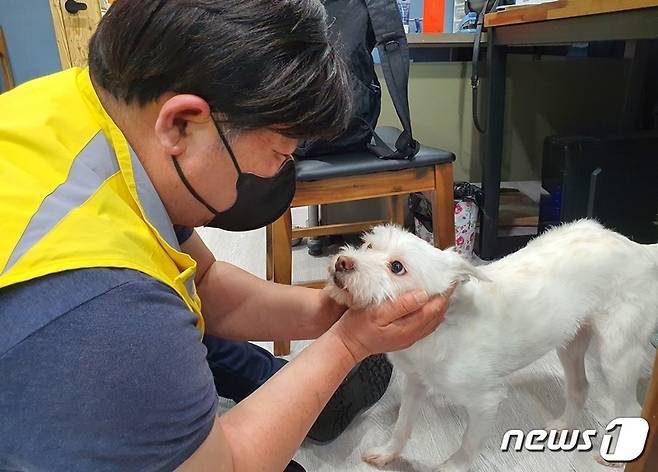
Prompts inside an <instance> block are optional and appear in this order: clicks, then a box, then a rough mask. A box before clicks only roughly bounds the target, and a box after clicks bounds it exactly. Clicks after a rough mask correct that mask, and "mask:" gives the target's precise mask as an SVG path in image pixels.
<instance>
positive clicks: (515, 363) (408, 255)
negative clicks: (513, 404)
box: [328, 220, 658, 472]
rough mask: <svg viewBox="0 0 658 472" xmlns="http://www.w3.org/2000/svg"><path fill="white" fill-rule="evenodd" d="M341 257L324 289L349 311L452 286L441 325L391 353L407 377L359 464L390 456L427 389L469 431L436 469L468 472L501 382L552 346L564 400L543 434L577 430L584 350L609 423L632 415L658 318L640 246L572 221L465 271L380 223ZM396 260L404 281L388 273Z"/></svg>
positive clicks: (654, 264)
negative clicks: (589, 353) (345, 260)
mask: <svg viewBox="0 0 658 472" xmlns="http://www.w3.org/2000/svg"><path fill="white" fill-rule="evenodd" d="M368 245H371V248H368ZM340 255H343V256H347V257H351V258H352V259H353V260H354V269H353V270H349V271H343V272H338V273H337V272H336V271H335V269H334V267H333V264H332V266H331V267H330V275H331V277H330V283H329V285H328V290H330V293H331V294H332V296H334V297H335V298H336V299H337V300H339V301H341V302H343V303H346V304H349V305H353V306H367V305H372V304H377V303H381V302H382V301H384V300H386V299H390V298H393V297H395V296H396V295H398V294H400V293H402V292H405V291H407V290H410V289H415V288H423V289H425V290H427V291H428V293H430V294H438V293H442V292H444V291H445V290H446V289H447V288H448V287H449V286H450V284H451V283H453V282H454V281H461V283H460V285H459V286H458V288H457V290H456V291H455V293H454V294H453V296H452V299H451V303H450V307H449V309H448V312H447V313H446V317H445V321H444V322H443V323H442V324H441V325H440V326H439V328H438V329H437V330H436V331H435V332H434V333H432V334H431V335H430V336H428V337H426V338H424V339H422V340H420V341H419V342H417V343H416V344H415V345H413V346H412V347H410V348H409V349H406V350H404V351H399V352H395V353H390V354H388V356H389V358H390V360H391V362H392V363H393V365H394V366H395V367H396V368H397V369H400V370H401V371H402V372H404V374H405V386H404V390H403V393H402V404H401V407H400V413H399V416H398V421H397V423H396V425H395V427H394V430H393V433H392V437H391V439H390V440H389V441H388V442H387V443H386V444H385V445H383V446H381V447H379V448H375V449H373V450H370V451H368V452H367V453H366V454H365V455H364V460H366V461H367V462H370V463H372V464H374V465H377V466H383V465H384V464H386V463H388V462H390V461H391V460H393V459H395V458H397V457H399V455H400V454H401V452H402V449H403V448H404V445H405V444H406V442H407V440H408V439H409V436H410V434H411V429H412V425H413V423H414V420H415V417H416V414H417V412H418V410H419V404H420V402H422V400H423V399H424V398H425V397H426V394H427V393H428V391H429V392H441V393H443V394H445V395H447V396H448V397H449V398H450V399H451V400H452V401H454V402H455V403H458V404H461V405H464V406H465V407H466V409H467V411H468V415H469V423H468V427H467V429H466V432H465V434H464V437H463V440H462V445H461V448H460V449H459V450H458V451H457V452H455V453H454V454H453V455H452V456H451V457H450V458H449V459H448V460H447V461H446V462H444V463H443V464H442V465H441V466H440V468H439V470H440V471H461V472H464V471H467V470H468V469H469V467H470V465H471V463H472V462H473V460H474V459H475V458H476V457H477V455H478V454H479V450H480V446H481V443H482V441H483V439H484V438H485V436H486V434H487V432H488V430H489V429H490V427H491V426H492V423H493V422H494V420H495V416H496V411H497V408H498V405H499V403H500V402H501V401H502V400H503V399H504V398H505V396H506V391H505V387H504V382H503V379H504V377H505V376H507V375H508V374H510V373H512V372H514V371H516V370H518V369H521V368H522V367H525V366H526V365H528V364H530V363H532V362H534V361H535V360H537V359H539V358H540V357H542V356H543V355H544V354H546V353H547V352H549V351H550V350H552V349H557V352H558V355H559V358H560V360H561V362H562V365H563V367H564V370H565V377H566V383H567V392H566V397H567V402H566V408H565V411H564V414H563V415H562V416H561V417H560V418H558V419H557V420H555V422H554V423H553V424H551V427H558V428H566V427H573V426H576V425H575V424H573V422H574V420H576V421H577V417H578V414H579V412H580V411H581V409H582V407H583V405H584V403H585V398H586V395H587V385H588V384H587V378H586V375H585V367H584V355H585V351H586V350H587V349H588V346H589V345H590V344H592V345H595V346H596V347H597V349H596V350H595V352H597V353H598V355H599V357H600V364H601V369H602V371H603V373H604V374H605V377H606V379H607V381H608V382H607V383H608V386H609V395H610V396H611V398H612V399H613V400H614V405H615V410H616V411H615V412H614V415H615V416H632V415H636V414H639V405H638V404H637V401H636V400H635V386H636V382H637V378H638V376H639V375H640V373H641V372H640V371H641V368H642V362H643V359H644V356H645V346H646V345H647V343H648V342H649V338H650V336H651V334H652V333H654V332H655V329H656V325H657V321H658V245H640V244H637V243H634V242H632V241H630V240H629V239H627V238H625V237H624V236H621V235H620V234H617V233H615V232H613V231H610V230H607V229H605V228H603V227H602V226H601V225H600V224H598V223H597V222H595V221H591V220H581V221H578V222H574V223H570V224H565V225H563V226H560V227H557V228H555V229H552V230H550V231H548V232H547V233H545V234H543V235H541V236H539V237H538V238H536V239H534V240H533V241H531V242H530V243H529V244H528V245H527V246H526V247H525V248H524V249H521V250H520V251H518V252H516V253H514V254H511V255H509V256H507V257H505V258H504V259H501V260H499V261H496V262H493V263H491V264H489V265H486V266H481V267H474V266H473V265H471V264H470V263H468V262H467V261H466V260H464V259H463V258H462V257H461V256H459V255H458V254H457V253H456V252H454V251H453V250H451V249H449V250H445V251H440V250H438V249H435V248H434V247H432V246H431V245H429V244H427V243H426V242H424V241H422V240H421V239H419V238H417V237H415V236H413V235H412V234H410V233H407V232H405V231H403V230H401V229H399V228H397V227H394V226H380V227H377V228H375V229H373V231H372V232H371V233H368V234H366V235H365V236H364V244H363V246H361V248H359V249H355V248H351V247H347V248H345V249H343V251H342V252H341V254H340ZM394 260H397V261H399V262H401V263H402V264H403V265H404V267H405V268H406V271H407V272H406V274H404V275H395V274H393V273H392V272H391V270H390V263H391V262H393V261H394ZM334 262H335V261H334ZM336 283H338V284H339V285H341V286H342V287H344V289H341V288H339V287H338V286H337V285H336ZM590 341H591V343H590Z"/></svg>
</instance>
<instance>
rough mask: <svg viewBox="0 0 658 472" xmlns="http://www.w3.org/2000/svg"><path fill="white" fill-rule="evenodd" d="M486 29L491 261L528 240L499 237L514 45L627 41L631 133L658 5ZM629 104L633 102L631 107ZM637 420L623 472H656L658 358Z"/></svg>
mask: <svg viewBox="0 0 658 472" xmlns="http://www.w3.org/2000/svg"><path fill="white" fill-rule="evenodd" d="M485 25H486V26H487V27H488V29H487V34H488V45H487V66H488V67H487V70H488V77H487V81H486V82H487V86H486V97H487V98H486V100H487V105H486V106H484V107H483V109H486V110H487V112H486V116H487V119H486V126H487V132H486V133H485V135H484V136H483V145H482V146H481V159H482V162H483V175H482V190H483V191H484V215H483V216H482V222H481V225H480V241H479V248H478V249H479V251H478V253H479V255H480V257H482V258H484V259H493V258H497V257H500V256H502V255H505V254H507V253H510V252H512V251H514V250H516V249H518V248H519V247H521V246H523V245H525V244H526V243H527V241H528V240H529V238H528V237H515V238H502V237H499V236H498V206H499V200H500V180H501V165H502V158H503V123H504V114H505V110H504V104H505V79H506V59H507V53H508V51H509V50H510V49H512V48H513V47H516V46H543V45H555V44H572V43H576V42H593V41H606V40H623V41H626V53H625V58H626V59H629V60H631V61H632V66H631V67H630V68H629V71H628V73H627V75H626V83H625V84H624V85H625V90H626V97H627V100H626V103H625V104H624V108H623V110H621V113H620V117H621V119H620V127H621V128H623V127H626V129H632V123H633V119H632V118H633V114H634V113H636V112H637V111H638V107H637V101H638V97H637V96H636V95H635V94H636V93H637V91H638V90H639V89H640V88H641V87H639V85H640V84H641V79H642V77H643V73H644V71H643V61H642V55H643V53H646V47H647V45H646V41H644V40H646V39H656V38H658V0H559V1H557V2H552V3H546V4H541V5H532V6H526V7H516V8H511V9H509V10H507V11H501V12H496V13H491V14H488V15H486V17H485ZM634 103H635V104H634ZM642 416H643V417H644V418H646V419H647V421H648V422H649V425H650V431H649V438H648V441H647V445H646V448H645V452H644V454H643V455H642V456H640V458H639V459H638V460H636V461H635V462H633V463H630V464H628V465H627V466H626V472H656V471H658V434H657V433H658V356H657V357H656V363H655V364H654V369H653V377H652V380H651V388H650V391H649V393H648V394H647V397H646V399H645V404H644V408H643V410H642Z"/></svg>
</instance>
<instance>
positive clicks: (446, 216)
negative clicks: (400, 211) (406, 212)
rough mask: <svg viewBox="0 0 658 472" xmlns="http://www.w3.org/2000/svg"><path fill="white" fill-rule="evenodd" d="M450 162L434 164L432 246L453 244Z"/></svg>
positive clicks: (453, 221) (453, 218)
mask: <svg viewBox="0 0 658 472" xmlns="http://www.w3.org/2000/svg"><path fill="white" fill-rule="evenodd" d="M453 185H454V182H453V177H452V163H451V164H439V165H436V166H434V194H433V195H432V231H433V233H434V246H435V247H438V248H439V249H445V248H448V247H450V246H454V245H455V203H454V201H455V199H454V196H453V192H454V190H453Z"/></svg>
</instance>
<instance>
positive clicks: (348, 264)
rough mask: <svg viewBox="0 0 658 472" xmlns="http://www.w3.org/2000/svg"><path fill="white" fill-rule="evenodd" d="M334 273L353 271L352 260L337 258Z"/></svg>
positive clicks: (345, 257) (343, 257) (349, 258)
mask: <svg viewBox="0 0 658 472" xmlns="http://www.w3.org/2000/svg"><path fill="white" fill-rule="evenodd" d="M334 267H335V268H336V272H346V271H348V270H353V269H354V259H352V258H351V257H347V256H338V259H336V265H335V266H334Z"/></svg>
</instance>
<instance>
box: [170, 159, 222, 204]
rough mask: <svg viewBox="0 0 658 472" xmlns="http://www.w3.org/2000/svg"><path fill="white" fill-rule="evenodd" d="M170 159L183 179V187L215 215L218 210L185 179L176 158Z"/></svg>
mask: <svg viewBox="0 0 658 472" xmlns="http://www.w3.org/2000/svg"><path fill="white" fill-rule="evenodd" d="M171 160H172V161H174V167H175V168H176V172H178V177H180V179H181V180H182V181H183V184H184V185H185V187H187V190H189V192H190V193H191V194H192V195H194V198H196V199H197V200H198V201H199V202H201V203H203V206H205V207H206V208H207V209H208V211H210V212H211V213H212V214H213V215H217V214H218V213H219V212H218V211H217V210H215V209H214V208H213V207H211V206H210V205H209V204H208V203H206V201H205V200H204V199H203V198H201V195H199V194H198V193H196V190H194V188H193V187H192V185H190V183H189V182H188V181H187V178H185V174H183V169H181V168H180V164H178V159H176V158H175V157H174V156H171Z"/></svg>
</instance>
